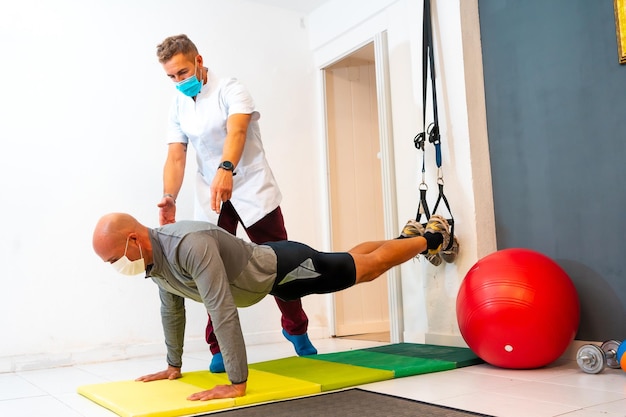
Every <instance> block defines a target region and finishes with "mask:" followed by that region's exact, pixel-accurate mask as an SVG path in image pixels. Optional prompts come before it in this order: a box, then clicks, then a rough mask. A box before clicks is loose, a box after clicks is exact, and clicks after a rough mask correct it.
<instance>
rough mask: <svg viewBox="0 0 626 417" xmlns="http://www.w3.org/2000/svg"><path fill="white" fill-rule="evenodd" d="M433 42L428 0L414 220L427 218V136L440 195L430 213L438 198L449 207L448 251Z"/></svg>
mask: <svg viewBox="0 0 626 417" xmlns="http://www.w3.org/2000/svg"><path fill="white" fill-rule="evenodd" d="M433 47H434V42H433V34H432V22H431V11H430V0H424V16H423V33H422V116H423V119H422V120H423V124H424V125H423V128H424V131H423V132H422V133H419V134H418V135H417V136H415V138H413V142H414V144H415V147H416V148H417V149H421V150H422V182H421V184H420V187H419V189H420V202H419V205H418V210H417V215H416V218H415V220H417V221H418V222H421V216H422V214H425V215H426V219H427V220H428V219H429V218H430V213H429V211H428V205H427V203H426V190H427V189H428V186H427V185H426V184H425V181H424V177H425V172H426V169H425V143H426V137H428V142H430V143H432V144H433V145H434V147H435V162H436V164H437V185H438V186H439V195H438V197H437V201H436V203H435V207H434V209H433V214H435V213H436V212H437V208H438V207H439V203H440V202H441V200H443V202H444V203H445V205H446V208H447V209H448V213H449V214H450V218H449V219H447V221H448V224H449V225H450V243H449V244H448V246H447V247H445V248H442V249H443V250H444V251H445V250H450V249H451V248H452V246H453V244H454V240H455V239H454V217H453V216H452V211H451V210H450V204H449V203H448V199H447V198H446V196H445V194H444V192H443V184H444V181H443V170H442V168H441V135H440V133H439V114H438V110H437V88H436V83H435V54H434V52H433ZM429 69H430V81H431V92H432V109H433V122H432V123H431V124H430V125H428V127H426V102H427V100H426V97H427V91H428V73H429V71H428V70H429Z"/></svg>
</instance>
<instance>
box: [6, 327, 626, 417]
mask: <svg viewBox="0 0 626 417" xmlns="http://www.w3.org/2000/svg"><path fill="white" fill-rule="evenodd" d="M314 343H315V345H316V347H317V348H318V350H319V352H320V353H328V352H337V351H342V350H349V349H360V348H365V347H370V346H379V345H383V344H385V343H382V342H370V341H363V340H349V339H323V340H315V341H314ZM292 355H293V350H292V348H291V345H289V343H287V342H284V343H279V344H272V345H256V346H250V347H249V348H248V356H249V357H248V359H249V361H250V362H260V361H264V360H270V359H276V358H281V357H287V356H292ZM209 361H210V354H209V353H207V352H189V353H186V354H185V370H199V369H204V368H205V367H206V366H207V364H208V362H209ZM162 368H163V358H162V357H149V358H141V359H134V360H125V361H117V362H106V363H97V364H87V365H80V366H73V367H64V368H54V369H47V370H39V371H25V372H17V373H4V374H0V416H2V417H33V416H46V417H80V416H84V417H115V414H113V413H111V412H110V411H108V410H106V409H104V408H102V407H100V406H98V405H96V404H94V403H92V402H91V401H89V400H87V399H85V398H83V397H82V396H80V395H78V394H76V388H77V387H78V386H80V385H85V384H92V383H99V382H107V381H118V380H123V379H134V378H136V377H138V376H140V375H144V374H147V373H152V372H154V371H157V370H161V369H162ZM361 388H364V389H368V390H372V391H377V392H383V393H388V394H392V395H396V396H401V397H406V398H413V399H417V400H421V401H426V402H430V403H434V404H442V405H446V406H449V407H455V408H461V409H465V410H471V411H477V412H482V413H485V414H491V415H494V416H503V417H505V416H506V417H515V416H520V417H542V416H568V417H581V416H584V417H595V416H603V417H617V416H622V417H623V416H626V373H624V372H622V371H621V370H615V369H606V370H605V371H604V372H603V373H601V374H597V375H588V374H585V373H583V372H582V371H580V369H579V368H578V366H577V365H576V363H575V362H574V361H560V362H557V363H555V364H553V365H551V366H548V367H546V368H544V369H537V370H521V371H520V370H505V369H499V368H495V367H492V366H489V365H477V366H470V367H467V368H461V369H456V370H453V371H446V372H438V373H433V374H427V375H419V376H414V377H407V378H400V379H394V380H390V381H384V382H378V383H374V384H368V385H364V386H362V387H361Z"/></svg>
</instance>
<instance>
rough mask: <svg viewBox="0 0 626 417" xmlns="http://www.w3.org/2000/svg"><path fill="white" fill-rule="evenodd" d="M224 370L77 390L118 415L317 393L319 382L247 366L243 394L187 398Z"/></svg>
mask: <svg viewBox="0 0 626 417" xmlns="http://www.w3.org/2000/svg"><path fill="white" fill-rule="evenodd" d="M228 383H229V381H228V378H227V377H226V374H213V373H211V372H209V371H198V372H185V373H183V377H182V378H179V379H176V380H173V381H169V380H163V381H152V382H137V381H119V382H107V383H102V384H92V385H83V386H81V387H79V388H78V393H79V394H81V395H83V396H85V397H87V398H89V399H90V400H91V401H93V402H95V403H97V404H99V405H101V406H103V407H105V408H108V409H109V410H111V411H113V412H114V413H116V414H118V415H119V416H121V417H178V416H184V415H192V414H198V413H203V412H208V411H215V410H222V409H227V408H232V407H234V406H242V405H248V404H253V403H259V402H264V401H274V400H283V399H287V398H293V397H298V396H303V395H310V394H317V393H319V392H320V391H321V387H320V385H319V384H315V383H311V382H308V381H302V380H299V379H295V378H289V377H285V376H281V375H276V374H272V373H268V372H263V371H257V370H254V369H251V370H250V373H249V375H248V386H247V390H246V395H245V396H243V397H239V398H227V399H220V400H211V401H189V400H186V398H187V397H188V396H190V395H191V394H193V393H195V392H199V391H204V390H207V389H210V388H212V387H214V386H215V385H221V384H228Z"/></svg>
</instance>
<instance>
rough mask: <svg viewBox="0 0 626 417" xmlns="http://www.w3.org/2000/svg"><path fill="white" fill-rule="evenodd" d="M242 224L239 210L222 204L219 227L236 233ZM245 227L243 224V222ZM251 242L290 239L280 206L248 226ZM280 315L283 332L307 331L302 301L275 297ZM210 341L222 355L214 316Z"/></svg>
mask: <svg viewBox="0 0 626 417" xmlns="http://www.w3.org/2000/svg"><path fill="white" fill-rule="evenodd" d="M239 223H241V219H240V218H239V215H238V214H237V211H235V208H234V207H233V205H232V204H231V203H230V201H227V202H225V203H223V204H222V210H221V212H220V216H219V218H218V221H217V225H218V226H219V227H221V228H222V229H224V230H226V231H228V232H230V233H231V234H233V235H234V234H235V233H236V232H237V225H238V224H239ZM242 225H243V223H242ZM244 230H245V231H246V233H247V234H248V237H249V238H250V240H251V241H252V242H254V243H259V244H260V243H265V242H276V241H279V240H287V231H286V230H285V222H284V219H283V213H282V211H281V210H280V207H277V208H276V209H275V210H274V211H272V212H271V213H269V214H268V215H267V216H265V217H263V218H262V219H261V220H259V221H258V222H256V223H254V224H253V225H252V226H250V227H244ZM274 300H275V301H276V304H277V305H278V308H279V309H280V312H281V313H282V316H281V319H280V324H281V325H282V327H283V329H285V331H286V332H287V333H289V334H291V335H300V334H304V333H306V332H307V328H308V325H309V318H308V317H307V315H306V313H305V312H304V310H303V309H302V301H301V300H300V299H298V300H293V301H283V300H281V299H280V298H276V297H274ZM206 341H207V343H208V344H209V348H210V349H211V353H212V354H214V355H215V354H216V353H218V352H220V347H219V345H218V343H217V338H216V337H215V333H214V332H213V323H212V322H211V316H209V321H208V323H207V326H206Z"/></svg>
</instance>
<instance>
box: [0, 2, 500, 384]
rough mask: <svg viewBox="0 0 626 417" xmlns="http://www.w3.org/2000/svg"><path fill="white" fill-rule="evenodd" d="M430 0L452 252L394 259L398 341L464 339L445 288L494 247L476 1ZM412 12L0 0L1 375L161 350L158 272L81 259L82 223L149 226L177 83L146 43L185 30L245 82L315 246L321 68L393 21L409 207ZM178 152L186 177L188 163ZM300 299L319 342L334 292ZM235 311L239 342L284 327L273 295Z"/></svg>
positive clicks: (364, 5)
mask: <svg viewBox="0 0 626 417" xmlns="http://www.w3.org/2000/svg"><path fill="white" fill-rule="evenodd" d="M434 3H435V4H434V6H433V9H434V12H435V14H436V18H435V20H436V24H435V31H436V35H435V36H436V38H437V39H438V40H437V42H439V43H440V44H438V45H437V47H438V51H439V52H438V56H437V65H438V67H439V74H440V79H439V80H438V82H439V84H440V90H439V99H440V101H441V102H442V104H443V108H442V109H440V117H441V128H442V133H443V158H444V169H445V171H444V173H445V180H446V194H447V196H448V198H449V199H450V202H451V204H452V207H453V211H454V216H455V219H456V221H457V234H458V236H459V238H460V240H461V255H460V256H459V258H458V260H457V262H456V263H455V264H453V265H446V266H442V267H439V268H434V267H432V266H431V265H430V264H428V263H426V262H421V263H418V262H409V263H407V264H405V265H403V266H402V267H401V274H402V287H403V305H404V323H403V324H404V339H405V340H406V341H417V342H420V341H425V340H426V341H435V342H436V341H443V342H452V343H458V342H459V339H460V338H459V335H458V329H457V327H456V316H455V310H454V302H455V298H456V290H457V289H458V286H459V284H460V281H461V280H462V278H463V276H464V274H465V272H466V271H467V270H468V269H469V268H470V267H471V265H472V264H473V263H474V262H475V261H476V260H477V259H478V258H479V257H480V256H482V255H485V254H486V253H487V252H489V251H491V250H495V238H494V235H495V234H494V232H493V210H492V202H491V196H490V186H489V185H488V184H490V178H489V169H488V155H486V140H487V139H486V129H484V124H485V122H484V103H483V104H482V109H481V99H484V97H483V96H482V84H481V82H482V69H481V66H480V62H481V60H480V59H479V56H477V54H478V55H479V53H480V48H479V36H478V35H477V34H478V26H477V25H478V21H477V14H476V10H477V5H476V0H463V2H461V1H460V0H445V1H444V0H437V1H435V2H434ZM421 10H422V9H421V1H420V0H396V1H393V0H369V1H358V0H330V1H329V2H328V3H327V4H325V5H323V6H322V7H320V8H319V9H318V10H316V11H314V12H313V13H312V14H311V15H310V16H309V17H308V18H307V19H304V20H302V19H301V16H299V15H298V14H297V13H294V12H290V11H287V10H281V9H276V8H272V7H268V6H260V5H255V4H252V3H248V2H245V1H244V0H229V1H219V0H204V1H196V0H180V1H176V2H173V1H166V0H151V1H142V2H139V1H135V2H127V1H123V0H106V1H105V0H93V1H90V2H81V1H78V0H56V1H55V2H44V1H36V0H24V1H21V2H15V3H13V4H12V8H11V10H8V9H6V10H4V11H3V13H2V14H0V50H2V52H3V64H2V65H1V66H0V91H1V92H2V96H1V97H2V98H1V99H0V114H1V116H0V140H1V142H2V145H3V146H2V152H0V190H1V191H2V205H1V206H0V207H2V208H1V211H0V214H1V218H2V219H3V220H4V224H3V233H2V236H3V238H2V239H1V240H0V262H1V264H2V266H3V276H2V279H3V300H2V303H0V334H2V338H1V339H0V372H3V371H10V370H16V369H32V368H37V367H47V366H54V365H66V364H71V363H76V362H83V361H92V360H106V359H110V358H117V357H119V358H121V357H127V356H133V355H141V354H146V353H155V352H163V351H164V348H163V346H162V336H161V328H160V320H159V311H158V309H159V305H158V304H159V303H158V300H157V291H156V286H155V285H154V284H153V283H152V282H150V281H146V280H144V279H142V278H140V277H136V278H126V277H122V276H119V275H117V274H116V273H115V272H114V271H113V270H112V268H111V267H110V266H109V265H106V264H104V263H102V262H101V261H100V260H99V259H98V258H97V257H96V256H95V255H94V254H93V251H92V248H91V234H92V231H93V227H94V225H95V222H96V221H97V219H98V218H99V217H100V216H101V215H103V214H105V213H107V212H110V211H126V212H129V213H131V214H133V215H135V216H136V217H137V218H138V219H139V220H140V221H142V222H143V223H144V224H146V225H148V226H157V208H156V203H157V201H158V199H159V198H160V196H161V192H162V190H161V169H162V164H163V161H164V158H165V154H166V147H165V144H164V141H163V136H164V128H165V115H166V113H167V109H168V106H169V103H170V99H171V97H172V95H173V93H174V91H173V86H172V84H171V82H170V81H169V80H168V79H167V78H166V77H165V76H164V74H163V71H162V69H161V66H160V65H159V64H158V62H157V60H156V58H155V54H154V51H155V47H156V45H157V44H158V43H159V42H160V41H161V40H162V39H163V38H165V37H166V36H169V35H172V34H178V33H187V34H188V35H189V36H190V37H191V38H192V39H193V40H194V41H195V42H196V43H197V45H198V47H199V49H200V50H201V53H202V54H203V57H204V59H205V62H206V63H207V65H209V66H211V67H212V68H213V69H214V70H215V71H216V72H217V73H218V74H221V75H235V76H237V77H238V78H240V79H241V80H242V81H243V82H244V83H245V84H247V85H248V87H249V88H250V90H251V91H252V93H253V95H254V97H255V99H256V101H257V104H258V107H259V108H260V111H261V113H262V119H261V128H262V130H263V134H264V142H265V145H266V150H267V152H268V156H269V159H270V163H271V164H272V166H273V169H274V171H275V174H276V177H277V178H278V181H279V183H280V185H281V188H282V190H283V194H284V197H285V198H284V202H283V204H282V207H283V211H284V213H285V218H286V223H287V229H288V232H289V235H290V238H292V239H294V240H299V241H303V242H306V243H309V244H311V245H312V246H314V247H319V248H324V247H325V246H328V233H327V229H325V228H324V227H320V225H324V224H326V221H327V213H326V212H325V208H326V207H327V201H326V198H327V196H326V194H325V191H324V190H325V181H326V178H325V172H326V171H325V165H324V157H323V155H322V150H323V145H322V143H323V139H324V138H323V133H322V132H323V129H322V128H323V121H322V113H321V111H320V109H321V81H320V80H321V78H320V77H321V76H320V72H319V68H321V67H323V66H324V65H326V64H328V63H329V62H331V61H332V60H333V59H335V58H337V57H339V56H340V55H343V54H346V53H348V52H350V50H352V49H355V48H356V47H358V46H360V45H362V44H363V43H366V42H368V41H369V40H371V39H372V37H373V36H374V34H375V33H377V32H380V31H383V30H386V31H387V33H388V44H389V57H390V83H391V101H392V124H393V126H392V127H393V134H394V144H393V147H394V151H395V154H394V159H395V176H396V181H397V182H396V184H395V186H396V189H397V193H398V201H397V207H398V213H397V221H398V224H400V225H403V224H404V222H405V221H406V219H408V218H411V217H413V216H415V210H416V207H417V201H418V190H417V185H418V183H419V180H420V175H419V171H420V167H421V165H420V162H421V161H420V159H419V158H420V157H421V155H420V154H419V153H418V151H417V150H416V149H415V148H414V147H413V142H412V139H413V136H415V134H416V133H417V132H418V131H420V130H421V120H420V119H421V96H420V91H421V78H420V73H419V68H420V65H421V49H420V48H421ZM472 13H474V14H472ZM464 32H467V33H464ZM468 34H469V35H468ZM468 38H469V39H470V40H471V42H469V43H468V42H466V43H465V44H464V43H463V42H462V39H468ZM468 103H471V104H472V106H469V105H468ZM470 145H471V146H470ZM429 151H430V154H429V155H428V158H429V159H430V162H429V166H428V167H427V171H428V173H429V175H428V178H427V182H428V184H429V186H430V191H429V202H430V204H431V208H432V205H433V204H434V200H435V197H436V185H435V182H434V181H435V180H434V162H433V158H434V157H433V153H432V148H429ZM190 156H193V155H190ZM189 162H190V163H189V165H188V166H189V169H188V176H190V175H191V173H192V172H193V168H194V166H195V162H194V161H193V160H190V161H189ZM189 179H190V178H187V182H186V186H185V187H184V189H183V191H182V193H181V195H180V196H179V199H178V209H179V212H178V218H179V219H182V218H191V217H192V188H191V181H189ZM304 303H305V309H306V311H307V313H308V314H309V318H310V320H311V326H310V333H311V335H312V336H313V338H316V337H325V336H327V335H328V328H327V325H328V320H329V314H328V311H329V304H328V297H325V296H311V297H307V298H305V300H304ZM187 305H188V310H189V316H190V317H189V324H188V328H187V340H188V343H187V344H188V345H189V344H196V345H202V343H203V342H202V340H201V339H202V335H203V330H204V324H205V312H204V311H203V309H202V307H201V306H200V305H198V304H194V303H187ZM240 312H241V315H242V323H243V328H244V334H245V337H246V339H247V341H248V342H249V343H262V342H268V341H278V340H283V339H282V336H281V335H280V324H279V313H278V309H277V308H276V307H275V305H274V302H273V301H272V300H271V299H269V298H268V299H266V300H264V301H263V302H262V303H261V304H259V305H257V306H254V307H251V308H249V309H242V310H241V311H240ZM258 317H263V320H262V321H260V320H258ZM285 343H288V342H286V341H285Z"/></svg>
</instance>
